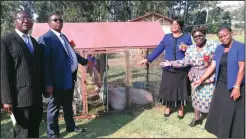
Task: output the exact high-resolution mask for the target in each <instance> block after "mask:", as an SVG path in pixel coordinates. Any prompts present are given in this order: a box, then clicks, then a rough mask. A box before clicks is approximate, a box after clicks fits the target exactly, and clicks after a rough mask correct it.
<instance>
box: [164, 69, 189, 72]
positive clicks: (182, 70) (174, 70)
mask: <svg viewBox="0 0 246 139" xmlns="http://www.w3.org/2000/svg"><path fill="white" fill-rule="evenodd" d="M163 70H164V71H167V72H172V73H180V72H188V71H187V70H186V69H174V68H170V69H167V68H163Z"/></svg>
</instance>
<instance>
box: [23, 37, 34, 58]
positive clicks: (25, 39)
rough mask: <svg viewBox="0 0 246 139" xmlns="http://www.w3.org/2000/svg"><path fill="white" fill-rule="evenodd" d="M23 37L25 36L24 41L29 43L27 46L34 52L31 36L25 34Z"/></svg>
mask: <svg viewBox="0 0 246 139" xmlns="http://www.w3.org/2000/svg"><path fill="white" fill-rule="evenodd" d="M23 37H24V41H25V43H26V45H27V48H28V49H29V51H30V52H31V53H32V54H33V53H34V50H33V47H32V45H31V43H30V39H29V37H28V36H27V35H23Z"/></svg>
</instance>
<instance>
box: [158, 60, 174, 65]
mask: <svg viewBox="0 0 246 139" xmlns="http://www.w3.org/2000/svg"><path fill="white" fill-rule="evenodd" d="M171 65H172V64H171V62H170V61H168V60H166V61H164V62H161V63H160V66H161V67H168V66H171Z"/></svg>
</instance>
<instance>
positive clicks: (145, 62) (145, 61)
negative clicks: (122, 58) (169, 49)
mask: <svg viewBox="0 0 246 139" xmlns="http://www.w3.org/2000/svg"><path fill="white" fill-rule="evenodd" d="M147 62H148V59H144V60H142V61H139V62H138V63H137V66H143V65H146V64H147Z"/></svg>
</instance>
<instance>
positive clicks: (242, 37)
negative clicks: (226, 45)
mask: <svg viewBox="0 0 246 139" xmlns="http://www.w3.org/2000/svg"><path fill="white" fill-rule="evenodd" d="M233 38H234V39H235V40H237V41H239V42H242V43H244V34H241V35H234V36H233ZM207 39H208V40H216V41H219V39H218V37H217V35H207Z"/></svg>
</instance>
